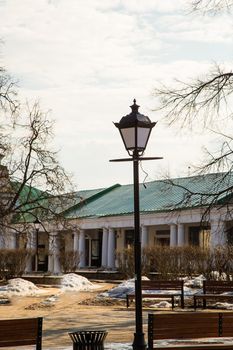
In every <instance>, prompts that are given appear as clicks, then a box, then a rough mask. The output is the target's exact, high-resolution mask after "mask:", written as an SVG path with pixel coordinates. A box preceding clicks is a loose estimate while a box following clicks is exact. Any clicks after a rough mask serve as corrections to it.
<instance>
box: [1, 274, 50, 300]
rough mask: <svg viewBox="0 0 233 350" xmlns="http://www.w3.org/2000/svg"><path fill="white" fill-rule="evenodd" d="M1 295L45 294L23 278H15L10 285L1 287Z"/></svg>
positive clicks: (10, 281)
mask: <svg viewBox="0 0 233 350" xmlns="http://www.w3.org/2000/svg"><path fill="white" fill-rule="evenodd" d="M0 293H1V294H3V295H5V294H8V295H20V296H21V295H22V296H29V295H37V294H40V293H43V291H41V290H40V289H39V288H38V287H37V286H36V285H35V284H34V283H32V282H30V281H27V280H24V279H23V278H13V279H11V280H9V281H8V284H7V285H5V286H1V287H0Z"/></svg>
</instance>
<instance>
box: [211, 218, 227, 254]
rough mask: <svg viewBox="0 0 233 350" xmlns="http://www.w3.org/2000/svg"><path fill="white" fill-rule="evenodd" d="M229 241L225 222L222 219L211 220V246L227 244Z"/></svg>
mask: <svg viewBox="0 0 233 350" xmlns="http://www.w3.org/2000/svg"><path fill="white" fill-rule="evenodd" d="M226 242H227V236H226V227H225V222H224V221H221V220H213V221H211V231H210V247H211V248H214V247H216V246H218V245H225V244H226Z"/></svg>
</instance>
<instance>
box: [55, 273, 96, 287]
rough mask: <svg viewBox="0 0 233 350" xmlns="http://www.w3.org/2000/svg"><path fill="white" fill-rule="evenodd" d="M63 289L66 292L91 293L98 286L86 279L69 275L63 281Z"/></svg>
mask: <svg viewBox="0 0 233 350" xmlns="http://www.w3.org/2000/svg"><path fill="white" fill-rule="evenodd" d="M61 288H62V290H64V291H90V290H93V289H96V288H98V286H97V285H95V284H93V283H91V282H90V281H89V280H88V279H87V278H86V277H82V276H79V275H76V274H75V273H68V274H67V275H64V276H63V278H62V280H61Z"/></svg>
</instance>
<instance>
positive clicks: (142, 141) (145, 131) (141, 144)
mask: <svg viewBox="0 0 233 350" xmlns="http://www.w3.org/2000/svg"><path fill="white" fill-rule="evenodd" d="M150 130H151V129H150V128H140V127H139V128H138V130H137V131H138V145H137V147H138V149H145V148H146V144H147V140H148V137H149V135H150Z"/></svg>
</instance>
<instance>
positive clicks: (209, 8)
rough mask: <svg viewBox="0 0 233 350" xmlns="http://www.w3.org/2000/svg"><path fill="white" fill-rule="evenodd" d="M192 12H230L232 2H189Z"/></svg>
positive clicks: (226, 0) (216, 0) (212, 0)
mask: <svg viewBox="0 0 233 350" xmlns="http://www.w3.org/2000/svg"><path fill="white" fill-rule="evenodd" d="M191 4H192V7H193V9H194V11H201V12H204V13H207V12H209V13H213V14H216V13H218V12H220V11H223V10H227V11H230V10H231V8H232V6H233V1H232V0H193V1H192V2H191Z"/></svg>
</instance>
